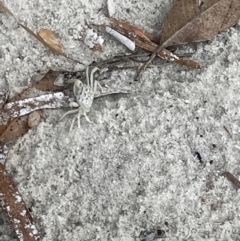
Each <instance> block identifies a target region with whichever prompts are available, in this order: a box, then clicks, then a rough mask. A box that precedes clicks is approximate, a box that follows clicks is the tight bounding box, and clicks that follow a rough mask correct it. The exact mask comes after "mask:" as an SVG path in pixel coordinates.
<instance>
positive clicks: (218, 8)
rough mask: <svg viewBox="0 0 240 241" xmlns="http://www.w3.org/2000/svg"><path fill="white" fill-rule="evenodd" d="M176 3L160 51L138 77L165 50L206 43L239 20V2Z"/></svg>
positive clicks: (178, 0) (180, 0)
mask: <svg viewBox="0 0 240 241" xmlns="http://www.w3.org/2000/svg"><path fill="white" fill-rule="evenodd" d="M201 3H202V4H200V5H199V4H198V2H197V1H194V0H176V1H175V2H174V4H173V6H172V8H171V10H170V12H169V13H168V15H167V17H166V18H165V20H164V23H163V28H162V36H161V39H160V43H159V46H158V48H156V50H155V51H154V53H153V54H152V55H151V57H150V58H149V60H148V61H147V62H146V63H145V64H144V65H143V66H141V68H140V69H139V71H138V73H137V76H136V78H138V77H139V76H140V74H141V73H142V72H143V70H145V69H146V67H147V66H148V65H149V64H150V63H151V61H152V60H153V59H154V58H155V57H156V55H157V53H158V52H159V51H161V50H162V49H164V48H166V47H169V46H172V45H177V44H183V43H190V42H197V41H204V40H208V39H211V38H213V37H214V36H215V35H217V34H218V33H219V32H221V31H224V30H226V29H228V28H229V27H231V26H232V25H234V24H235V23H236V22H237V21H238V20H239V18H240V1H239V0H204V1H201Z"/></svg>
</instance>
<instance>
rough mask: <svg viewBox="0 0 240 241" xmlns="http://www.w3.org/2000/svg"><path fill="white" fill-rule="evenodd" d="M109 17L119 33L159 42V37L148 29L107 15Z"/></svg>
mask: <svg viewBox="0 0 240 241" xmlns="http://www.w3.org/2000/svg"><path fill="white" fill-rule="evenodd" d="M107 18H108V19H109V20H110V21H111V26H112V27H113V29H115V30H116V31H118V32H119V33H121V34H123V35H125V36H126V37H130V36H132V37H137V36H138V37H139V38H140V39H141V40H142V41H144V40H145V41H149V42H151V41H152V42H154V43H158V42H159V37H158V36H156V35H155V34H152V33H149V32H148V31H146V30H143V29H140V28H137V27H135V26H133V25H131V24H129V23H127V22H124V21H121V20H118V19H116V18H113V17H109V16H107Z"/></svg>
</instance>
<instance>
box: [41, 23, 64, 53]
mask: <svg viewBox="0 0 240 241" xmlns="http://www.w3.org/2000/svg"><path fill="white" fill-rule="evenodd" d="M38 35H39V36H40V37H41V38H42V39H43V41H44V42H45V43H46V44H47V45H48V46H49V48H51V49H52V50H53V51H56V52H57V53H59V54H64V48H63V45H62V43H61V41H60V39H59V38H58V37H57V36H56V35H55V34H54V33H53V32H52V31H51V30H49V29H44V28H43V29H41V30H40V31H39V33H38Z"/></svg>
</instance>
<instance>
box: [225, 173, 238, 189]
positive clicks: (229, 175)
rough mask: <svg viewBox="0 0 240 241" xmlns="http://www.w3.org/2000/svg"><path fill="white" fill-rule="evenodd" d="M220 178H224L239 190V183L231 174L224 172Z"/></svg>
mask: <svg viewBox="0 0 240 241" xmlns="http://www.w3.org/2000/svg"><path fill="white" fill-rule="evenodd" d="M222 176H224V177H226V178H227V179H228V181H230V182H231V183H232V184H233V185H234V186H235V187H236V188H237V189H239V188H240V181H239V180H238V179H237V178H236V177H234V176H233V174H232V173H230V172H224V173H222Z"/></svg>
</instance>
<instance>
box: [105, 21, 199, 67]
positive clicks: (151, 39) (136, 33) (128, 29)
mask: <svg viewBox="0 0 240 241" xmlns="http://www.w3.org/2000/svg"><path fill="white" fill-rule="evenodd" d="M108 18H109V20H110V21H111V27H112V28H113V29H115V30H116V31H118V32H120V33H121V34H123V35H125V36H126V37H128V38H129V39H131V40H132V41H133V42H135V44H136V45H137V46H139V47H140V48H143V49H145V50H147V51H150V52H154V51H155V50H156V49H157V47H158V45H157V44H156V43H155V41H157V40H158V39H159V38H158V37H156V36H154V35H153V34H151V33H148V32H147V31H145V30H142V29H139V28H136V27H134V26H132V25H130V24H129V23H126V22H123V21H121V20H118V19H115V18H112V17H108ZM157 55H158V56H159V57H161V58H163V59H165V60H167V61H174V62H176V63H178V64H180V65H185V66H187V67H190V68H194V69H201V68H202V65H200V64H198V63H197V62H195V61H193V60H188V59H182V58H179V57H177V56H176V55H174V54H173V53H171V52H170V51H168V50H166V49H162V50H160V51H159V52H158V53H157Z"/></svg>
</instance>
